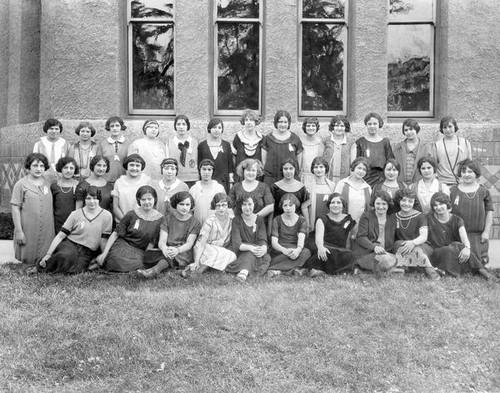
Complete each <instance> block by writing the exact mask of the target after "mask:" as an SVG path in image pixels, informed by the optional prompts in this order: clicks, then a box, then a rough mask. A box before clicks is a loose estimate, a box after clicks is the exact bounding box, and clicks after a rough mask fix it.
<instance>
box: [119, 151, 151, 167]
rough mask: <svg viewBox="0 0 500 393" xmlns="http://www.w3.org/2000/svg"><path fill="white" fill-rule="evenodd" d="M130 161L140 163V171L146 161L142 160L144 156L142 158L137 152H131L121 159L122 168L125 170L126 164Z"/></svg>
mask: <svg viewBox="0 0 500 393" xmlns="http://www.w3.org/2000/svg"><path fill="white" fill-rule="evenodd" d="M131 162H137V163H139V164H141V171H143V170H144V168H146V161H144V158H142V157H141V156H140V155H139V154H137V153H133V154H131V155H129V156H127V157H126V158H125V160H124V161H123V169H125V170H127V169H128V164H129V163H131Z"/></svg>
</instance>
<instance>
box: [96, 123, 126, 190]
mask: <svg viewBox="0 0 500 393" xmlns="http://www.w3.org/2000/svg"><path fill="white" fill-rule="evenodd" d="M104 128H105V129H106V131H109V134H110V135H109V137H108V138H106V139H103V140H102V141H101V143H99V147H98V149H97V154H98V155H102V156H104V157H105V158H106V159H107V160H108V170H107V173H106V175H105V176H104V179H105V180H106V181H109V182H110V183H111V186H113V184H115V181H116V180H118V178H119V177H120V176H122V175H124V174H125V170H124V169H123V161H124V160H125V157H127V149H128V144H129V143H128V142H127V140H126V139H125V135H124V132H125V130H126V129H127V126H126V125H125V123H124V122H123V120H122V118H121V117H118V116H112V117H110V118H109V119H108V120H106V125H105V127H104ZM91 171H92V169H91Z"/></svg>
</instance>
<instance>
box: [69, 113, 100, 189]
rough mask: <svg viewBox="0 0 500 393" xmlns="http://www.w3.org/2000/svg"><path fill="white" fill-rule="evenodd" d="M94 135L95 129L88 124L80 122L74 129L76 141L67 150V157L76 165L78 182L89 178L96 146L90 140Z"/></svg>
mask: <svg viewBox="0 0 500 393" xmlns="http://www.w3.org/2000/svg"><path fill="white" fill-rule="evenodd" d="M95 133H96V131H95V128H94V126H93V125H92V124H91V123H90V122H88V121H83V122H81V123H80V124H78V126H77V127H76V129H75V134H76V135H78V141H77V142H76V143H75V144H73V145H72V146H70V148H69V153H68V156H70V157H73V158H74V159H75V161H76V162H77V163H78V168H79V173H77V175H78V176H77V179H78V180H80V181H82V180H85V179H86V178H87V177H89V176H90V173H91V170H90V161H91V160H92V158H93V157H95V156H96V155H97V148H98V146H97V143H96V142H94V141H93V140H92V137H93V136H94V135H95Z"/></svg>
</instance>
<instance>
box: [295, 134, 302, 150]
mask: <svg viewBox="0 0 500 393" xmlns="http://www.w3.org/2000/svg"><path fill="white" fill-rule="evenodd" d="M293 135H295V138H294V139H295V140H294V141H293V145H294V146H295V154H300V153H302V151H303V150H304V147H303V146H302V141H301V140H300V138H299V136H298V135H297V134H293Z"/></svg>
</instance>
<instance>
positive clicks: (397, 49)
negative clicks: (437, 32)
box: [387, 25, 434, 111]
mask: <svg viewBox="0 0 500 393" xmlns="http://www.w3.org/2000/svg"><path fill="white" fill-rule="evenodd" d="M388 32H389V37H388V56H389V58H388V75H387V77H388V97H387V105H388V110H389V111H430V110H431V100H430V86H431V83H432V75H431V59H432V54H433V53H434V49H433V46H434V45H433V42H434V40H433V28H432V26H430V25H389V26H388Z"/></svg>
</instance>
